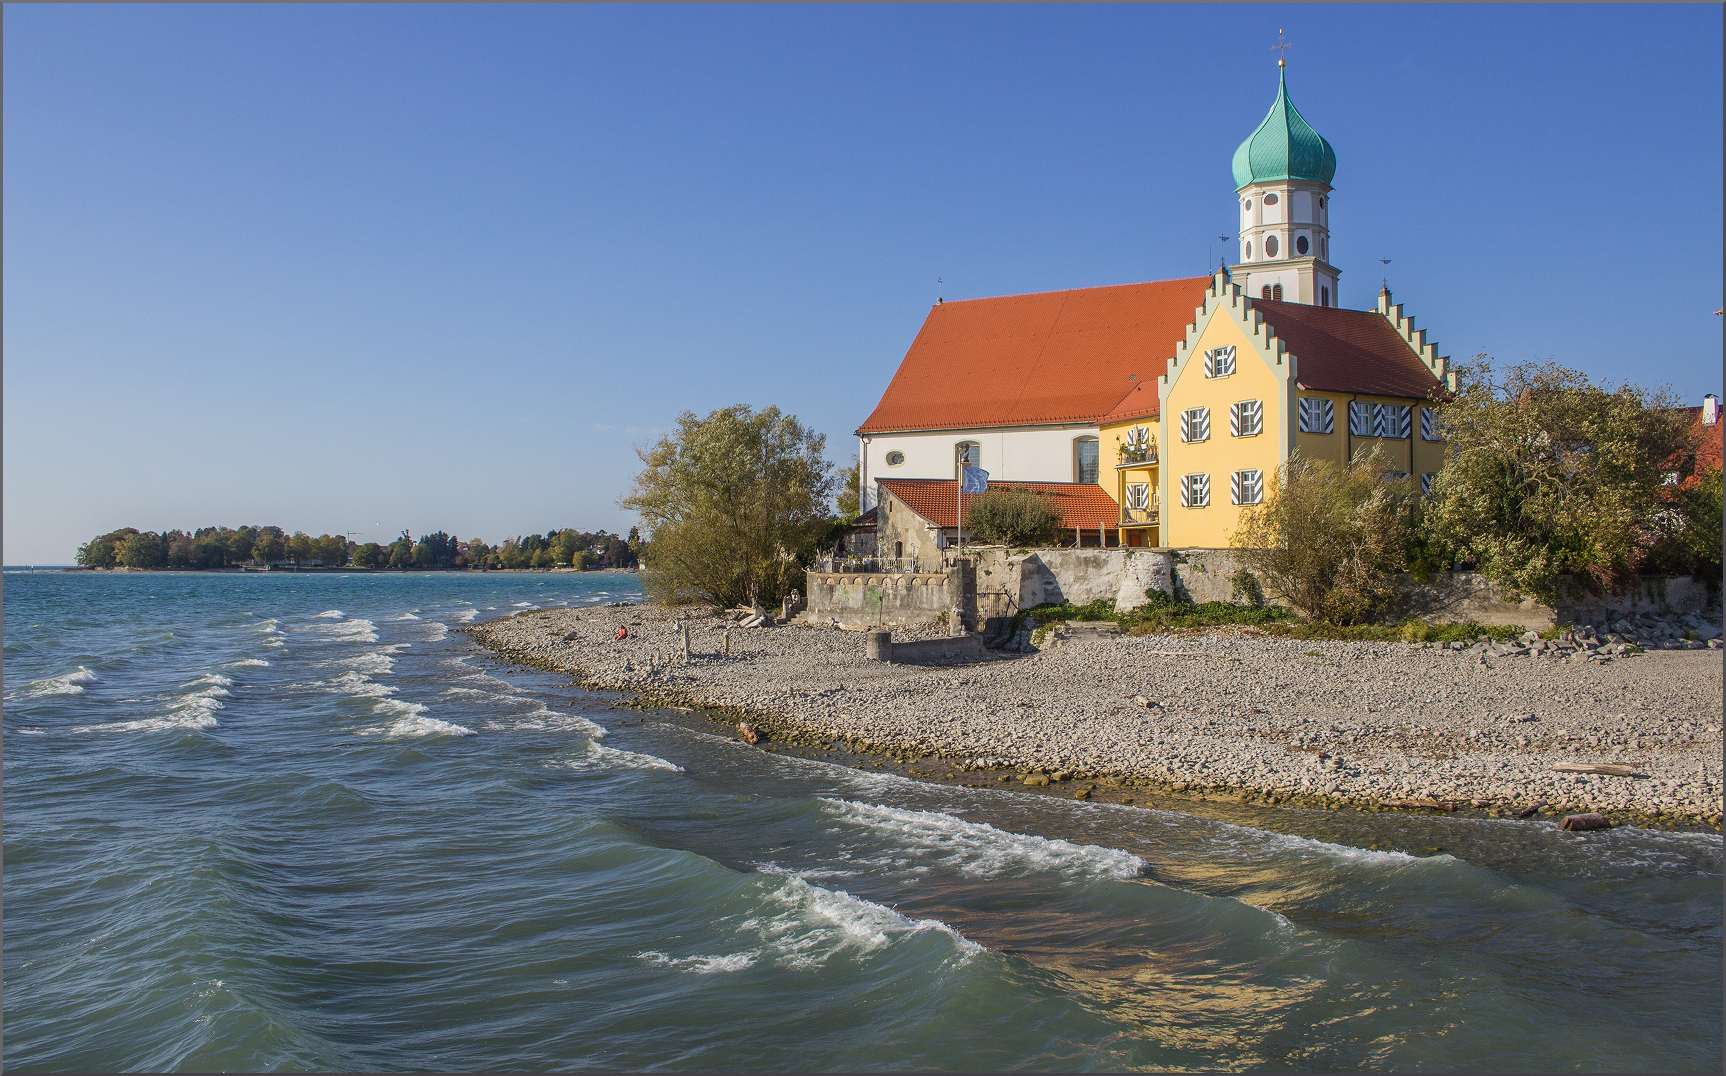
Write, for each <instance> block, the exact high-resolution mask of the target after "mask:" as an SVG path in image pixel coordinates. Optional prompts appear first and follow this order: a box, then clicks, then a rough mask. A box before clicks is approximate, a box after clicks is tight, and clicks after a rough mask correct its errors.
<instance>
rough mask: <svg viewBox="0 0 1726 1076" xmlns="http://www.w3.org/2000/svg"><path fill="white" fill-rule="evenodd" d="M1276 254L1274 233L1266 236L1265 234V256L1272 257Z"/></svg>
mask: <svg viewBox="0 0 1726 1076" xmlns="http://www.w3.org/2000/svg"><path fill="white" fill-rule="evenodd" d="M1276 256H1277V237H1276V236H1274V235H1267V236H1265V257H1267V258H1274V257H1276Z"/></svg>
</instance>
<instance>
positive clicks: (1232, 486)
mask: <svg viewBox="0 0 1726 1076" xmlns="http://www.w3.org/2000/svg"><path fill="white" fill-rule="evenodd" d="M1246 477H1247V473H1246V472H1245V471H1236V472H1235V473H1234V474H1231V475H1229V499H1230V500H1231V501H1233V502H1234V503H1236V504H1245V503H1247V502H1246V501H1244V500H1242V499H1241V498H1243V497H1245V496H1246V489H1245V486H1246V482H1245V479H1246Z"/></svg>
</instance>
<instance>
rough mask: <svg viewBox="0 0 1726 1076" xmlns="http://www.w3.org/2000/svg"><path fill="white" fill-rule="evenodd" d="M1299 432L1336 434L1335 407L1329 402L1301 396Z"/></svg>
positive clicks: (1314, 397)
mask: <svg viewBox="0 0 1726 1076" xmlns="http://www.w3.org/2000/svg"><path fill="white" fill-rule="evenodd" d="M1300 432H1302V433H1334V432H1336V407H1335V405H1333V404H1332V403H1331V402H1330V401H1329V400H1326V399H1322V398H1320V397H1316V396H1303V397H1301V401H1300Z"/></svg>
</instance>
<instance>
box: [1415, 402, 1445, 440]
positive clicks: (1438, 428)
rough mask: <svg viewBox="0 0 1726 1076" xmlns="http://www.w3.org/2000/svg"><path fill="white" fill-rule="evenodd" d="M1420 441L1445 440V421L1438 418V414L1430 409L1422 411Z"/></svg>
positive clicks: (1424, 408) (1426, 408) (1425, 408)
mask: <svg viewBox="0 0 1726 1076" xmlns="http://www.w3.org/2000/svg"><path fill="white" fill-rule="evenodd" d="M1420 439H1421V440H1422V441H1442V440H1444V420H1443V419H1441V418H1439V417H1438V412H1437V411H1435V410H1433V409H1432V408H1430V407H1423V408H1421V409H1420Z"/></svg>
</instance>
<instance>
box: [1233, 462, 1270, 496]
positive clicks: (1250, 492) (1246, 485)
mask: <svg viewBox="0 0 1726 1076" xmlns="http://www.w3.org/2000/svg"><path fill="white" fill-rule="evenodd" d="M1264 496H1265V473H1264V472H1263V471H1261V470H1257V469H1254V470H1247V471H1236V472H1235V473H1233V474H1231V475H1230V476H1229V497H1230V499H1231V500H1232V501H1234V503H1236V504H1258V503H1259V502H1260V501H1262V500H1264Z"/></svg>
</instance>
